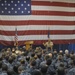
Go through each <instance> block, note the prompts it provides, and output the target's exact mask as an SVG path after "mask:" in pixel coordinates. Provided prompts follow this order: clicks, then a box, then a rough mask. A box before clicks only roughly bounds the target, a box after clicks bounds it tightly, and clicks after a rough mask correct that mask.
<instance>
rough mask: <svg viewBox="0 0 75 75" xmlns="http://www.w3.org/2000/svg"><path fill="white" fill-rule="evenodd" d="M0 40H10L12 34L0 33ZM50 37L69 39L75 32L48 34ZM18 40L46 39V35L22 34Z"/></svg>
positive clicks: (72, 37) (74, 37)
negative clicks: (69, 33)
mask: <svg viewBox="0 0 75 75" xmlns="http://www.w3.org/2000/svg"><path fill="white" fill-rule="evenodd" d="M0 37H2V38H0V40H3V39H5V40H6V41H7V40H8V41H11V40H14V36H12V37H11V36H4V35H0ZM50 39H52V40H63V39H64V40H70V39H72V40H73V39H75V34H73V35H72V34H71V35H50ZM18 40H19V41H22V40H47V35H23V36H18Z"/></svg>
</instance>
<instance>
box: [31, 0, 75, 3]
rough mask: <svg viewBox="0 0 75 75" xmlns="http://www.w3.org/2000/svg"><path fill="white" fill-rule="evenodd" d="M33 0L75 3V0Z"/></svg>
mask: <svg viewBox="0 0 75 75" xmlns="http://www.w3.org/2000/svg"><path fill="white" fill-rule="evenodd" d="M32 1H50V2H66V3H75V0H32Z"/></svg>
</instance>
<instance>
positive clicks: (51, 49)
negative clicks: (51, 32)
mask: <svg viewBox="0 0 75 75" xmlns="http://www.w3.org/2000/svg"><path fill="white" fill-rule="evenodd" d="M43 45H44V46H45V47H46V49H47V50H48V51H49V52H51V53H52V52H53V42H52V41H51V40H50V39H48V41H47V42H46V43H43Z"/></svg>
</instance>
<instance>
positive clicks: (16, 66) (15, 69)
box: [13, 65, 19, 73]
mask: <svg viewBox="0 0 75 75" xmlns="http://www.w3.org/2000/svg"><path fill="white" fill-rule="evenodd" d="M18 67H19V66H18V65H15V66H14V67H13V70H14V72H16V73H18Z"/></svg>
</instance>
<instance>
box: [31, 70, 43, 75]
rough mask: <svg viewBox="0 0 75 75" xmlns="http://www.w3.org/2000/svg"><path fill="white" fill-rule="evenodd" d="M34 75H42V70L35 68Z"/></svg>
mask: <svg viewBox="0 0 75 75" xmlns="http://www.w3.org/2000/svg"><path fill="white" fill-rule="evenodd" d="M32 75H42V74H41V72H40V70H38V69H35V70H34V71H33V74H32Z"/></svg>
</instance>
